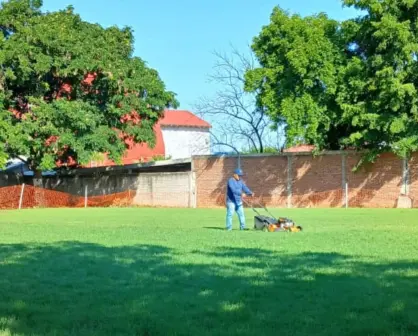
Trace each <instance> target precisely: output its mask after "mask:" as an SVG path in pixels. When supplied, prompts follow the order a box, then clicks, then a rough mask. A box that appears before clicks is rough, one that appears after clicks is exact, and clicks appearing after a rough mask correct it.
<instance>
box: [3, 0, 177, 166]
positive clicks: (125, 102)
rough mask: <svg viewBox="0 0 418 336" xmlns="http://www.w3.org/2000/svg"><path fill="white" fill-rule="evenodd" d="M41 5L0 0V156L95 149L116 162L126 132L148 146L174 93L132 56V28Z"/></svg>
mask: <svg viewBox="0 0 418 336" xmlns="http://www.w3.org/2000/svg"><path fill="white" fill-rule="evenodd" d="M41 7H42V1H41V0H10V1H8V2H3V3H1V5H0V143H1V146H0V161H3V163H4V160H5V158H6V157H17V156H19V155H21V156H26V157H28V158H29V161H30V162H29V163H30V164H31V166H32V168H33V169H35V170H39V169H51V168H54V167H55V166H56V163H57V162H58V163H59V162H61V163H69V162H70V161H71V162H77V163H80V164H83V163H87V162H88V161H89V160H90V159H91V158H92V157H94V156H95V155H96V154H97V153H107V154H108V156H109V158H110V159H112V160H114V161H115V162H120V159H121V157H122V155H123V153H124V151H125V149H126V140H127V139H129V140H131V141H134V142H137V143H141V142H143V143H148V144H150V145H151V146H152V145H153V144H154V142H155V138H154V132H153V126H154V124H155V123H156V122H157V121H158V119H159V118H160V116H161V115H162V112H163V110H164V109H165V108H166V107H176V106H177V101H176V98H175V94H174V93H172V92H169V91H167V90H166V88H165V85H164V83H163V81H162V80H161V79H160V77H159V75H158V72H157V71H156V70H154V69H151V68H149V67H148V66H147V65H146V63H145V62H144V61H143V60H142V59H140V58H139V57H134V56H133V42H134V38H133V32H132V30H131V29H130V28H127V27H125V28H118V27H110V28H103V27H101V26H100V25H98V24H92V23H89V22H85V21H83V20H82V19H81V18H80V17H79V15H77V14H75V12H74V9H73V8H72V7H67V8H66V9H63V10H60V11H56V12H42V10H41ZM1 163H2V162H0V164H1Z"/></svg>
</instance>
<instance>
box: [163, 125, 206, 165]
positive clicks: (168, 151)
mask: <svg viewBox="0 0 418 336" xmlns="http://www.w3.org/2000/svg"><path fill="white" fill-rule="evenodd" d="M161 129H162V132H163V139H164V146H165V155H166V156H171V158H172V159H186V158H190V157H191V156H192V155H209V154H210V132H209V129H207V128H198V127H196V128H195V127H167V126H163V127H161Z"/></svg>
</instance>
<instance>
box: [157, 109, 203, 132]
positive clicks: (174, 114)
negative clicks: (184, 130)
mask: <svg viewBox="0 0 418 336" xmlns="http://www.w3.org/2000/svg"><path fill="white" fill-rule="evenodd" d="M158 124H159V125H161V126H177V127H202V128H210V127H211V125H210V124H209V123H208V122H206V121H205V120H203V119H200V118H199V117H198V116H196V115H194V114H193V113H192V112H190V111H186V110H165V111H164V117H163V118H161V119H160V120H159V122H158Z"/></svg>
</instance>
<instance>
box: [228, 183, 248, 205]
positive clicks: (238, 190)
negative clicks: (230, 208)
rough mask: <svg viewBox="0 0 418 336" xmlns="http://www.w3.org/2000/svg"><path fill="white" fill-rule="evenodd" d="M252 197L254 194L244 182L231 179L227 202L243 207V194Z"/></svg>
mask: <svg viewBox="0 0 418 336" xmlns="http://www.w3.org/2000/svg"><path fill="white" fill-rule="evenodd" d="M243 193H245V194H247V195H252V194H253V192H252V191H251V190H250V189H248V187H247V186H246V185H245V183H244V182H243V181H242V180H238V181H237V180H236V179H234V178H233V177H231V178H230V179H229V180H228V186H227V189H226V202H227V203H231V202H232V203H234V204H235V205H242V194H243Z"/></svg>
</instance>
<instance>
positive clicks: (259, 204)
mask: <svg viewBox="0 0 418 336" xmlns="http://www.w3.org/2000/svg"><path fill="white" fill-rule="evenodd" d="M244 203H245V204H247V205H248V206H250V207H251V209H252V210H253V211H254V212H255V213H256V214H257V215H259V216H261V215H260V213H259V212H258V211H257V210H256V208H255V207H254V205H258V206H259V208H261V209H264V211H265V212H267V213H268V214H269V215H270V216H271V217H273V218H276V217H275V216H273V215H272V214H271V213H270V211H268V210H267V208H266V207H265V206H263V205H262V204H261V203H254V202H252V203H251V204H250V203H249V202H248V201H246V200H244Z"/></svg>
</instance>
